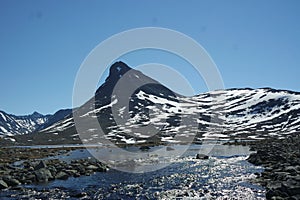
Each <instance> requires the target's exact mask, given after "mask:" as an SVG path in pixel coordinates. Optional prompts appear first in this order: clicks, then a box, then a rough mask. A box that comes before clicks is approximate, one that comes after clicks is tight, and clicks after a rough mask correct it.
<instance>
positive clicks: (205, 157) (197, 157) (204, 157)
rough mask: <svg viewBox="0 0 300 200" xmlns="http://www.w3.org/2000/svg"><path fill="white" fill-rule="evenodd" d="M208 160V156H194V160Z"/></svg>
mask: <svg viewBox="0 0 300 200" xmlns="http://www.w3.org/2000/svg"><path fill="white" fill-rule="evenodd" d="M208 158H209V156H208V155H205V154H200V153H198V154H197V155H196V159H201V160H206V159H208Z"/></svg>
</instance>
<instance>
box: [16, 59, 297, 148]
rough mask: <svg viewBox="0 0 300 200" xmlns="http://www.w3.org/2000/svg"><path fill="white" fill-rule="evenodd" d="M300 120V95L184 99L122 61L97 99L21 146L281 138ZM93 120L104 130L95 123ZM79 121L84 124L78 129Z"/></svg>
mask: <svg viewBox="0 0 300 200" xmlns="http://www.w3.org/2000/svg"><path fill="white" fill-rule="evenodd" d="M74 115H75V116H74ZM299 117H300V92H295V91H289V90H276V89H273V88H268V87H265V88H259V89H252V88H230V89H226V90H216V91H209V92H206V93H201V94H198V95H195V96H192V97H184V96H181V95H179V94H176V93H174V92H173V91H172V90H170V89H169V88H167V87H165V86H164V85H162V84H160V83H159V82H158V81H156V80H154V79H152V78H151V77H148V76H146V75H144V74H143V73H142V72H140V71H138V70H135V69H132V68H130V67H129V66H128V65H126V64H125V63H123V62H116V63H114V64H113V65H112V66H111V67H110V73H109V76H108V77H107V78H106V80H105V82H104V83H103V84H102V85H101V86H100V87H99V88H98V89H97V90H96V91H95V96H94V97H93V98H91V99H90V100H89V101H87V102H86V103H85V104H83V105H82V106H80V107H78V108H75V109H74V110H73V113H72V114H69V115H66V116H65V117H64V118H63V119H61V120H59V121H56V122H55V123H50V124H48V126H46V127H43V128H41V129H38V131H37V132H36V133H34V134H27V136H24V137H25V138H26V139H24V138H23V139H17V141H18V142H19V143H21V142H24V141H25V140H28V141H32V140H34V141H41V139H38V138H43V141H45V142H46V143H47V142H48V143H53V144H56V143H80V141H82V142H84V143H91V144H97V143H103V141H105V140H109V141H112V142H114V143H117V144H137V143H138V144H142V143H145V142H146V143H149V142H154V141H155V142H167V143H168V142H178V141H184V140H185V139H186V138H194V139H195V140H198V141H202V140H206V139H221V140H230V139H246V140H249V139H251V140H253V139H264V138H267V137H277V138H280V137H284V136H285V135H289V134H294V133H298V132H299V131H300V120H299ZM93 118H96V119H97V120H98V123H99V124H98V125H97V124H96V125H92V124H89V122H90V120H91V119H93ZM74 119H75V121H74ZM76 119H80V120H82V121H81V122H84V123H83V124H84V125H83V126H82V127H79V126H78V124H76V126H75V122H76ZM81 122H80V123H81ZM99 125H100V126H99ZM78 128H80V135H79V134H78ZM99 128H100V129H102V130H100V129H99ZM153 132H157V134H153ZM79 136H80V138H79ZM17 138H22V137H19V136H18V137H17ZM33 138H34V139H33Z"/></svg>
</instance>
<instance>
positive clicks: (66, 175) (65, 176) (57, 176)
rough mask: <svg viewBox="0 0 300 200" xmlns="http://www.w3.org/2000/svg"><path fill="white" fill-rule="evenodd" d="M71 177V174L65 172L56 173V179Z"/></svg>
mask: <svg viewBox="0 0 300 200" xmlns="http://www.w3.org/2000/svg"><path fill="white" fill-rule="evenodd" d="M68 178H69V175H68V174H67V173H65V172H58V173H57V174H56V175H55V179H60V180H67V179H68Z"/></svg>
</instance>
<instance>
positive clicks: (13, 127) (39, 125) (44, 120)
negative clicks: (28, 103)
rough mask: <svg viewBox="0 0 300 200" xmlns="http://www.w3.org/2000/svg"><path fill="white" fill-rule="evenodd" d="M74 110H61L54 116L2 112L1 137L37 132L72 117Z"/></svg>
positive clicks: (0, 120) (0, 115)
mask: <svg viewBox="0 0 300 200" xmlns="http://www.w3.org/2000/svg"><path fill="white" fill-rule="evenodd" d="M71 113H72V109H64V110H59V111H57V112H56V113H55V114H53V115H50V114H49V115H42V114H40V113H38V112H34V113H32V114H31V115H23V116H16V115H12V114H7V113H6V112H4V111H0V136H2V137H3V136H14V135H23V134H29V133H32V132H36V131H39V130H42V129H44V128H47V127H48V126H50V125H52V124H54V123H56V122H58V121H60V120H62V119H64V118H65V117H67V116H71Z"/></svg>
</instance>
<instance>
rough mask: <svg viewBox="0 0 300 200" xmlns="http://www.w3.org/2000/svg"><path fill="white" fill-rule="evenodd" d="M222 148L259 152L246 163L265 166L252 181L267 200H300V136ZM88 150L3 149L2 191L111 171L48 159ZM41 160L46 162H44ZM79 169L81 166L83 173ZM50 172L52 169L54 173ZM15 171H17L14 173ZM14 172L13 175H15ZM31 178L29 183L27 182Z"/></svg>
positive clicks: (92, 164) (95, 163) (64, 147)
mask: <svg viewBox="0 0 300 200" xmlns="http://www.w3.org/2000/svg"><path fill="white" fill-rule="evenodd" d="M172 145H174V144H172ZM172 145H171V146H172ZM219 145H227V146H231V145H233V146H238V145H240V146H249V147H250V149H251V151H256V153H251V154H250V155H249V156H248V157H247V159H246V161H248V162H249V163H251V164H254V165H256V166H262V167H264V171H263V172H262V173H256V174H255V175H256V178H254V179H253V180H251V181H254V183H257V184H259V185H261V186H263V187H264V188H266V199H299V198H300V194H299V191H300V175H299V174H300V173H299V172H300V162H299V161H300V150H299V147H300V136H290V137H288V138H286V139H265V140H260V141H235V142H234V141H231V142H227V143H223V144H219ZM43 146H45V148H41V147H43ZM166 146H168V145H166ZM49 147H50V148H49ZM97 147H99V146H95V145H91V146H89V148H97ZM102 147H103V146H102ZM85 148H86V147H85V146H84V145H70V146H68V145H57V146H56V147H55V148H53V146H49V145H48V146H47V145H41V146H18V147H1V148H0V175H1V178H0V189H5V190H20V185H21V184H22V185H24V184H25V185H26V184H41V183H45V182H48V181H53V180H66V179H68V178H70V177H75V178H76V177H80V176H86V175H87V176H89V175H91V174H93V173H96V172H105V171H107V170H108V167H107V166H105V165H103V164H102V163H100V162H99V161H96V160H94V159H90V160H88V159H80V160H75V161H72V162H71V163H70V164H71V165H72V167H68V165H67V164H66V163H64V162H63V161H59V160H58V159H55V160H45V159H44V158H47V157H54V156H60V155H64V154H68V153H70V152H72V151H74V150H80V149H85ZM4 158H6V159H4ZM283 158H285V159H283ZM40 159H44V160H42V161H41V160H40ZM20 160H25V161H24V163H25V164H26V168H27V169H28V168H29V169H30V170H29V171H28V170H27V169H26V170H25V171H22V169H20V168H18V167H13V166H12V165H11V164H12V163H14V162H17V161H20ZM74 166H76V167H77V168H76V169H75V170H74V169H71V168H74ZM78 166H80V168H81V171H80V170H79V168H78ZM44 169H46V170H44ZM49 169H52V171H50V170H49ZM53 169H54V170H53ZM57 169H58V170H57ZM5 170H8V173H6V172H5ZM14 170H17V171H15V172H13V173H12V171H14ZM18 170H19V171H18ZM47 170H49V171H50V172H51V174H54V176H51V175H50V176H48V175H49V174H48V175H47V173H48V171H47ZM38 171H41V173H40V175H37V174H38ZM28 172H29V175H28ZM10 173H12V175H11V174H10ZM25 175H28V176H25ZM33 175H34V177H33ZM37 176H40V178H37ZM47 176H48V177H47ZM27 179H28V180H29V181H27ZM45 180H46V181H45ZM3 182H4V184H3ZM6 182H8V183H9V184H7V183H6ZM5 183H6V185H7V187H6V185H5ZM21 188H22V186H21ZM21 190H22V189H21Z"/></svg>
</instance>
